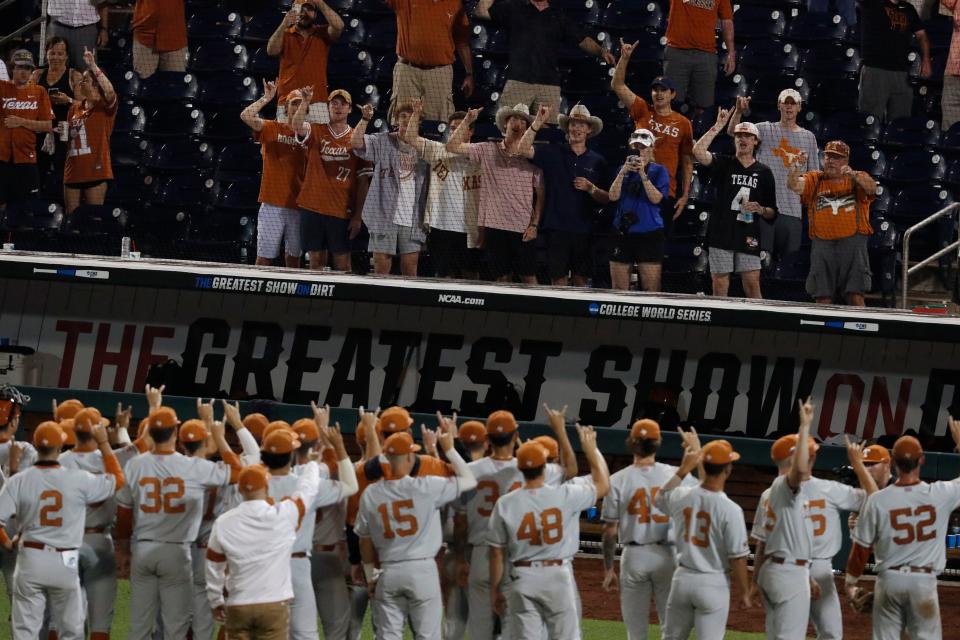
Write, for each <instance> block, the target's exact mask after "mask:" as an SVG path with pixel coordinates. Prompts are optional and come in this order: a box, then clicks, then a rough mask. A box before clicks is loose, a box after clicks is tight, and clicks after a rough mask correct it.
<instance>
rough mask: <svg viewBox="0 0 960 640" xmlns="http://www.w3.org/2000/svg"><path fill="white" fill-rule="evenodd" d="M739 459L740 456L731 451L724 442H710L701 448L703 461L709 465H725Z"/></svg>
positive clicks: (729, 445) (728, 445) (729, 446)
mask: <svg viewBox="0 0 960 640" xmlns="http://www.w3.org/2000/svg"><path fill="white" fill-rule="evenodd" d="M739 459H740V454H739V453H737V452H736V451H734V450H733V445H731V444H730V443H729V442H727V441H726V440H711V441H710V442H708V443H707V444H705V445H704V446H703V461H704V462H709V463H710V464H727V463H728V462H734V461H736V460H739Z"/></svg>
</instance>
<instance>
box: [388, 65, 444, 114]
mask: <svg viewBox="0 0 960 640" xmlns="http://www.w3.org/2000/svg"><path fill="white" fill-rule="evenodd" d="M417 98H422V99H423V119H424V120H439V121H441V122H446V121H447V119H449V118H450V115H451V114H452V113H453V112H454V108H453V65H449V64H448V65H446V66H444V67H434V68H433V69H419V68H417V67H414V66H413V65H411V64H408V63H406V62H399V61H398V62H397V64H395V65H393V91H392V97H391V98H390V113H389V115H390V122H393V110H394V109H395V108H396V106H397V103H398V102H404V101H407V100H416V99H417Z"/></svg>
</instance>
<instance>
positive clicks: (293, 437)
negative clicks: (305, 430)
mask: <svg viewBox="0 0 960 640" xmlns="http://www.w3.org/2000/svg"><path fill="white" fill-rule="evenodd" d="M299 448H300V439H299V438H297V434H296V433H294V431H293V430H292V429H274V430H273V432H272V433H269V434H267V435H266V436H264V438H263V446H262V447H260V450H261V451H265V452H267V453H280V454H283V453H293V451H294V450H295V449H299Z"/></svg>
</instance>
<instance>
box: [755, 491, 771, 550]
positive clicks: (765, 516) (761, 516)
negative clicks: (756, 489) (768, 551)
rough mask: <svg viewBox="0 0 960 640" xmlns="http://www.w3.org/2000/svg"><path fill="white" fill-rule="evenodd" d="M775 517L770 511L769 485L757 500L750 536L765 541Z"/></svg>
mask: <svg viewBox="0 0 960 640" xmlns="http://www.w3.org/2000/svg"><path fill="white" fill-rule="evenodd" d="M776 519H777V516H776V515H774V513H773V512H772V511H770V487H767V488H766V489H764V490H763V492H762V493H761V494H760V499H759V500H758V501H757V510H756V511H754V513H753V526H752V527H750V537H751V538H753V539H754V540H759V541H760V542H766V541H767V536H768V535H770V532H771V531H773V523H774V522H775V521H776Z"/></svg>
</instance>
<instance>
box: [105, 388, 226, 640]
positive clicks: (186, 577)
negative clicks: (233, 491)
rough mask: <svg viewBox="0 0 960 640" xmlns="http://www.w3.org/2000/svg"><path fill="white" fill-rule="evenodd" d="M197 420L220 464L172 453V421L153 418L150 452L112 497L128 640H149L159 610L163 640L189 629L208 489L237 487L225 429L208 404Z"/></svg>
mask: <svg viewBox="0 0 960 640" xmlns="http://www.w3.org/2000/svg"><path fill="white" fill-rule="evenodd" d="M197 413H198V414H199V415H200V416H201V419H203V421H204V423H205V424H206V425H207V428H208V429H209V430H210V431H211V433H212V435H213V439H214V442H215V443H216V445H217V450H218V451H219V452H220V457H221V459H222V460H223V462H216V463H215V462H210V461H209V460H205V459H204V458H203V457H200V456H195V457H187V456H184V455H181V454H179V453H177V452H176V430H177V427H179V426H180V420H179V419H178V418H177V414H176V413H175V412H174V411H173V410H172V409H170V408H168V407H161V408H159V409H156V410H155V411H153V412H152V413H151V414H150V416H149V420H148V423H147V427H148V430H149V432H150V437H151V439H152V440H153V443H154V447H153V451H151V452H148V453H144V454H142V455H140V456H137V457H136V458H133V459H132V460H130V461H129V462H128V463H127V466H126V468H125V473H126V476H127V479H128V484H127V485H126V486H125V488H124V489H123V490H121V491H120V492H118V493H117V507H118V508H117V537H118V538H119V539H120V541H121V558H122V560H123V561H124V562H126V561H127V558H128V557H129V553H130V552H129V546H128V545H129V540H130V538H131V535H132V537H133V539H134V540H135V546H134V547H133V557H132V562H131V563H130V593H131V598H130V602H131V607H130V632H129V636H128V637H129V638H131V639H133V640H148V639H149V638H151V634H152V632H153V626H154V624H155V622H156V619H157V613H158V610H159V614H160V618H161V619H162V621H163V634H164V638H165V639H166V640H174V639H178V640H179V639H180V638H183V637H184V636H185V635H186V633H187V630H188V629H189V627H190V623H191V612H192V610H193V575H192V562H191V554H190V546H191V545H192V544H193V543H194V542H195V541H196V539H197V535H198V533H199V530H200V524H201V521H202V519H203V498H204V495H205V490H206V489H208V488H213V487H224V486H227V485H228V484H230V483H233V482H236V479H237V476H238V475H239V473H240V468H241V467H240V459H239V458H238V457H237V455H236V454H235V453H234V452H233V451H231V450H230V446H229V445H228V444H227V441H226V438H225V434H224V426H223V423H220V422H214V421H213V405H212V403H211V404H203V403H201V402H200V400H199V399H198V400H197Z"/></svg>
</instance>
